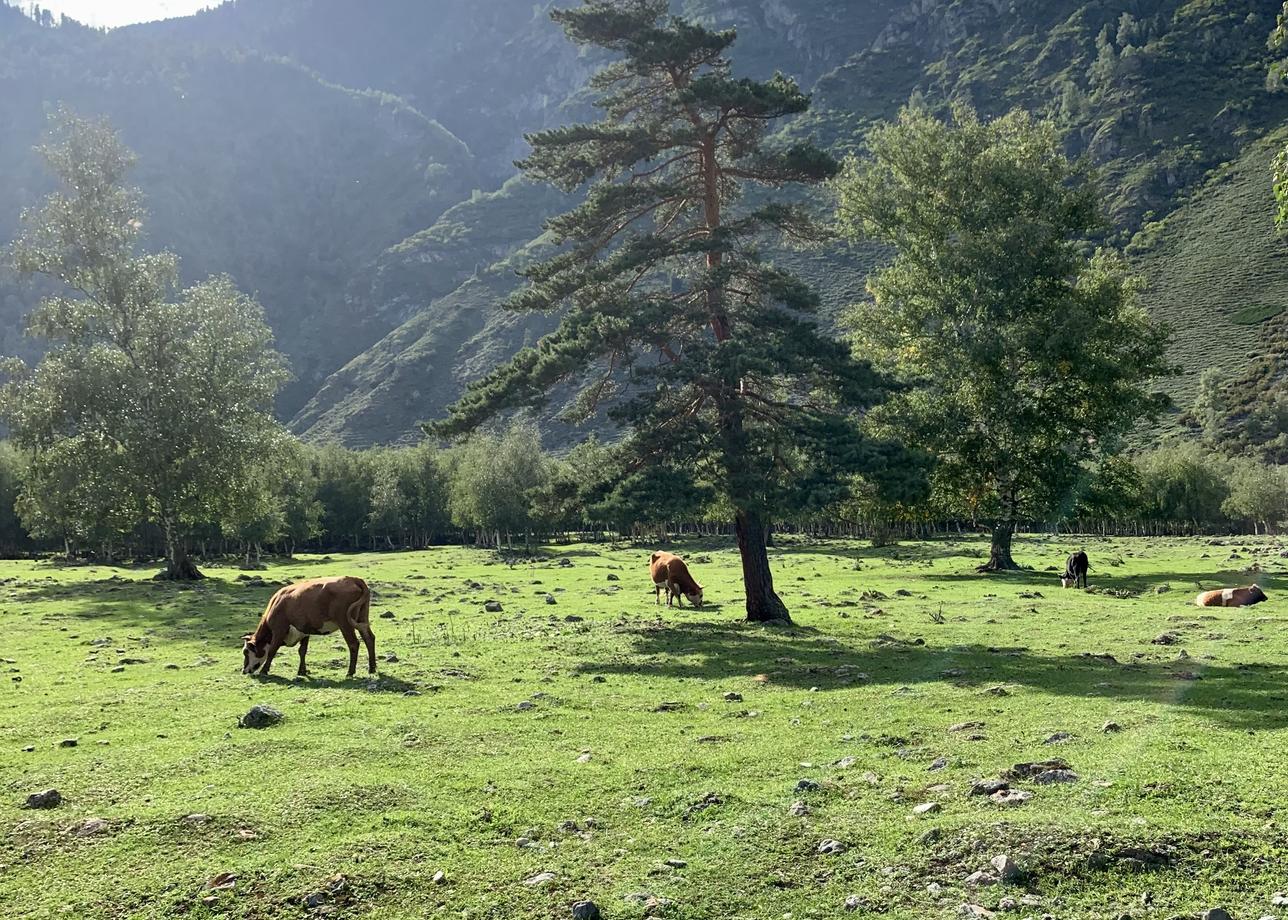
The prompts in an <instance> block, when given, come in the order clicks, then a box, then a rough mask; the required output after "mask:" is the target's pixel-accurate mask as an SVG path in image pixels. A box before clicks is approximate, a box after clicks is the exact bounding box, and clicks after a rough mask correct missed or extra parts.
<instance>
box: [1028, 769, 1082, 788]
mask: <svg viewBox="0 0 1288 920" xmlns="http://www.w3.org/2000/svg"><path fill="white" fill-rule="evenodd" d="M1077 781H1078V774H1077V773H1074V772H1073V771H1072V770H1043V771H1042V772H1041V773H1039V774H1038V775H1037V776H1035V777H1033V782H1035V783H1037V784H1038V785H1039V786H1049V785H1052V784H1054V783H1076V782H1077Z"/></svg>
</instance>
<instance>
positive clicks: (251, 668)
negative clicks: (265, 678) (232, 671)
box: [242, 633, 265, 674]
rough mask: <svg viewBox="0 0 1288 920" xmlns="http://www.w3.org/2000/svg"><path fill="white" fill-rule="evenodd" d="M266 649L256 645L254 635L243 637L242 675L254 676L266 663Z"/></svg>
mask: <svg viewBox="0 0 1288 920" xmlns="http://www.w3.org/2000/svg"><path fill="white" fill-rule="evenodd" d="M264 651H265V650H264V649H262V648H260V647H259V646H258V645H256V644H255V635H254V633H250V634H247V635H245V636H242V673H243V674H254V673H255V672H256V671H258V670H259V666H260V665H262V664H263V663H264V658H265V655H264Z"/></svg>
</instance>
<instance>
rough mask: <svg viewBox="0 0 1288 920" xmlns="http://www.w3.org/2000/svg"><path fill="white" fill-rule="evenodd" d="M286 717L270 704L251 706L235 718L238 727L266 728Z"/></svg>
mask: <svg viewBox="0 0 1288 920" xmlns="http://www.w3.org/2000/svg"><path fill="white" fill-rule="evenodd" d="M284 718H286V717H285V716H284V715H282V713H281V712H280V711H279V710H277V709H274V708H273V707H272V706H264V705H262V704H261V705H258V706H252V707H251V708H250V710H249V711H248V712H247V713H246V715H244V716H242V717H241V718H240V719H238V720H237V727H238V728H268V727H269V726H270V725H276V724H277V723H279V722H281V721H282V720H283V719H284Z"/></svg>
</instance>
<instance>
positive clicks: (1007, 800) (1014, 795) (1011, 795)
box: [988, 789, 1033, 808]
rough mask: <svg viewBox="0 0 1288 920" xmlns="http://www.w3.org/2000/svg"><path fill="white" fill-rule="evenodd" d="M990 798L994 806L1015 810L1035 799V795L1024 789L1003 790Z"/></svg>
mask: <svg viewBox="0 0 1288 920" xmlns="http://www.w3.org/2000/svg"><path fill="white" fill-rule="evenodd" d="M988 798H989V800H990V801H991V802H992V803H993V804H994V805H1002V806H1004V807H1007V808H1013V807H1015V806H1017V805H1023V804H1024V803H1025V802H1027V801H1028V800H1029V799H1031V798H1033V793H1032V792H1028V791H1026V790H1024V789H1003V790H1002V791H1000V792H994V793H993V794H992V795H990V796H989V797H988Z"/></svg>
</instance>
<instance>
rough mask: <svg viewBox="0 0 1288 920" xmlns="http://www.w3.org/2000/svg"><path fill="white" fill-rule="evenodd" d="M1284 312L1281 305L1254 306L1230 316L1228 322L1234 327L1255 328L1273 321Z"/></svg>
mask: <svg viewBox="0 0 1288 920" xmlns="http://www.w3.org/2000/svg"><path fill="white" fill-rule="evenodd" d="M1283 311H1284V308H1283V305H1282V304H1280V305H1275V304H1254V305H1252V306H1250V307H1244V308H1243V309H1242V310H1239V311H1237V312H1235V313H1231V314H1230V322H1232V323H1234V324H1235V325H1236V326H1256V325H1258V324H1260V323H1264V322H1265V321H1266V320H1269V319H1274V318H1275V317H1276V316H1278V315H1279V314H1280V313H1282V312H1283Z"/></svg>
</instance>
